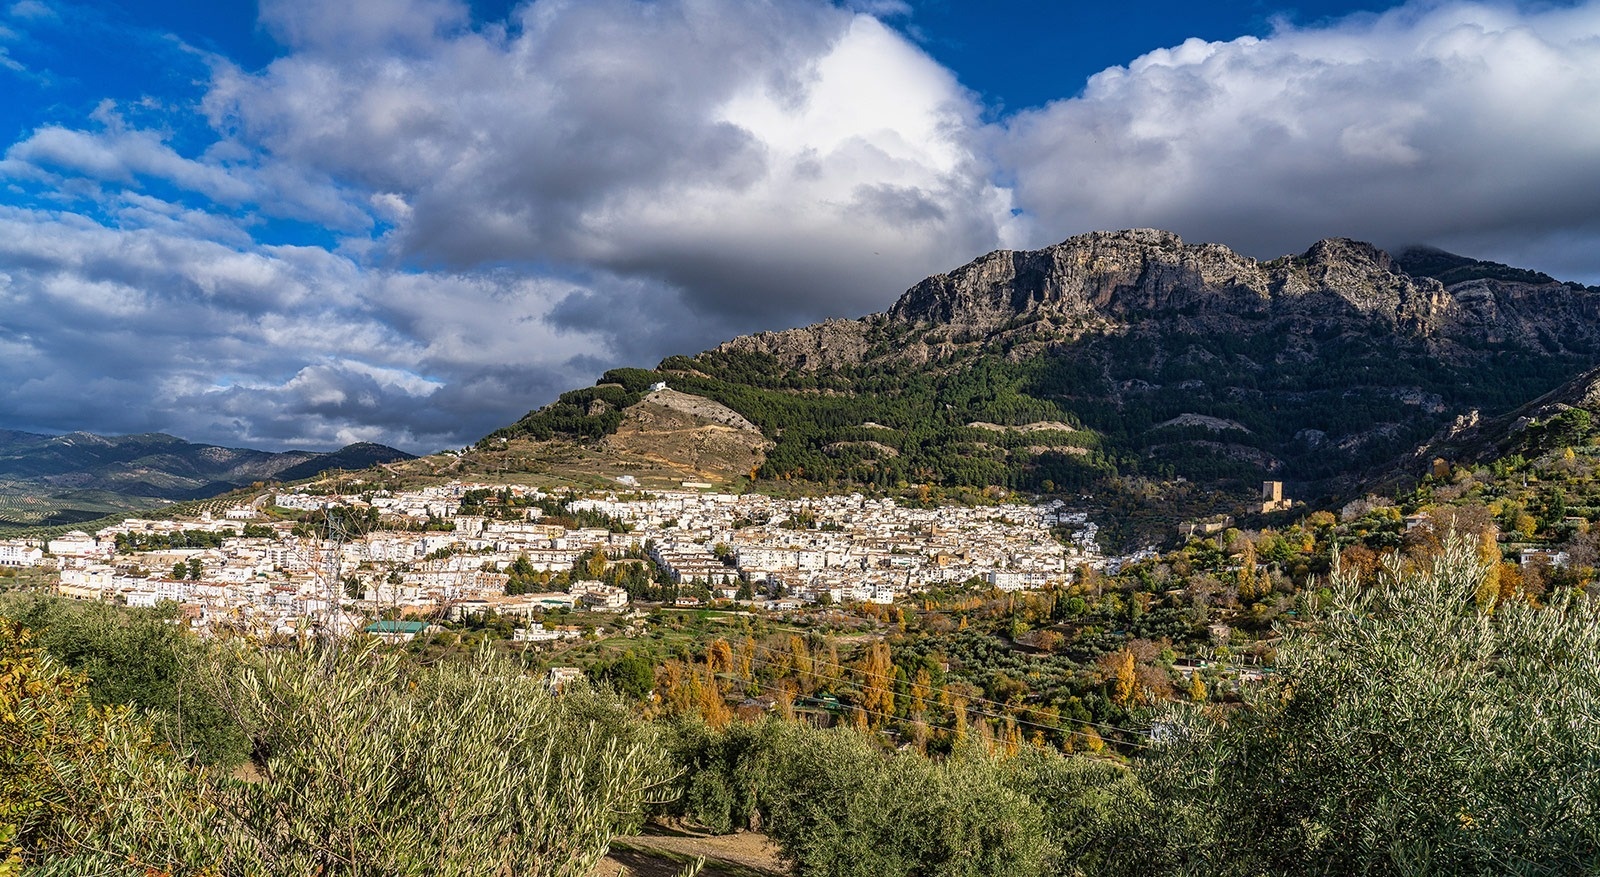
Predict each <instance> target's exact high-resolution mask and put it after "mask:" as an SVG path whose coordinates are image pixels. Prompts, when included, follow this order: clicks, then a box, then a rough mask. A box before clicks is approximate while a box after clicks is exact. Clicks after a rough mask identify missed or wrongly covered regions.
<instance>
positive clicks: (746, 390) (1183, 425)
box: [490, 229, 1600, 498]
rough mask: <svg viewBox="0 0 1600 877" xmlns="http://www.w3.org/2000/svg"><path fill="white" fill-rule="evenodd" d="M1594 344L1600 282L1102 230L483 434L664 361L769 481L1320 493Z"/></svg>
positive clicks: (671, 380)
mask: <svg viewBox="0 0 1600 877" xmlns="http://www.w3.org/2000/svg"><path fill="white" fill-rule="evenodd" d="M1435 275H1438V276H1435ZM1441 277H1443V278H1446V279H1448V280H1449V281H1450V282H1448V284H1447V283H1446V282H1445V281H1444V280H1441V279H1440V278H1441ZM1597 363H1600V290H1594V289H1587V288H1584V287H1582V286H1580V285H1577V284H1564V283H1559V282H1556V281H1555V280H1553V279H1551V278H1549V277H1548V276H1546V275H1543V274H1540V273H1538V272H1532V271H1523V270H1520V269H1513V268H1510V267H1508V266H1503V265H1497V264H1496V263H1489V262H1481V261H1478V260H1473V259H1469V258H1466V257H1461V256H1455V255H1453V254H1449V253H1444V252H1442V251H1437V250H1422V249H1418V248H1413V249H1410V250H1407V251H1405V252H1404V253H1403V254H1402V258H1399V259H1397V258H1394V257H1391V256H1390V255H1389V254H1387V253H1385V252H1383V251H1382V250H1379V249H1377V248H1376V247H1373V246H1371V245H1370V244H1365V243H1361V242H1357V241H1351V240H1344V239H1331V240H1325V241H1321V242H1319V243H1317V244H1315V245H1314V246H1312V247H1311V248H1310V249H1308V250H1307V251H1306V252H1304V253H1302V254H1300V255H1295V256H1285V257H1282V258H1279V259H1273V260H1270V261H1258V260H1255V259H1252V258H1249V257H1246V256H1242V255H1240V254H1238V253H1234V252H1232V251H1231V250H1229V249H1227V248H1226V247H1223V246H1219V245H1216V244H1187V243H1185V242H1184V241H1182V240H1181V239H1180V238H1179V237H1178V236H1177V235H1174V234H1171V233H1168V232H1162V231H1155V230H1148V229H1141V230H1131V231H1120V232H1097V233H1093V234H1086V235H1082V236H1079V237H1074V238H1071V239H1069V240H1067V241H1064V242H1062V243H1060V244H1057V245H1055V246H1051V247H1046V248H1044V249H1041V250H1035V251H1026V252H1014V251H997V252H993V253H989V254H988V255H985V256H982V257H980V258H978V259H976V260H974V261H972V262H970V263H969V264H967V265H965V266H962V267H960V268H958V269H956V270H954V271H951V272H949V273H947V274H939V275H935V276H933V277H929V278H927V279H926V280H923V281H922V282H920V283H918V284H917V285H915V286H913V287H912V288H911V289H909V290H907V291H906V292H905V294H904V295H902V296H901V297H900V299H899V300H898V301H897V302H896V303H895V304H894V306H893V307H891V308H890V309H889V310H888V311H887V312H885V313H881V314H874V315H871V316H867V317H863V318H861V319H857V320H828V321H825V322H822V323H818V324H816V325H812V326H806V327H803V328H798V329H790V330H786V331H781V332H764V333H759V334H755V335H747V336H743V337H740V338H735V339H733V340H731V341H728V342H726V343H724V344H722V345H719V346H718V347H716V348H715V349H713V350H709V351H706V352H704V353H701V354H699V355H698V356H693V357H687V356H676V357H670V358H668V359H666V360H665V361H663V362H662V363H661V364H660V365H659V366H658V367H657V368H656V369H654V370H652V371H646V370H639V369H618V370H614V371H612V372H608V373H607V374H606V376H605V377H603V378H602V379H601V381H600V383H599V384H598V385H597V386H595V387H592V388H587V389H583V390H577V391H573V392H571V393H567V394H564V395H563V396H562V397H561V398H560V399H558V400H557V401H556V402H555V403H552V404H551V405H548V406H546V407H545V408H543V409H540V410H538V411H534V412H530V413H529V415H528V416H526V417H524V418H523V419H522V420H520V421H518V422H517V423H516V424H513V425H511V426H509V427H507V428H505V429H503V430H500V431H498V432H496V433H495V434H493V435H492V436H490V440H491V441H497V440H500V439H507V440H510V439H517V438H526V439H535V440H547V439H553V438H566V439H578V440H580V441H587V442H590V443H593V442H594V441H597V440H599V439H601V438H602V437H604V436H606V435H609V434H611V433H613V432H615V431H616V429H617V428H618V427H619V425H620V424H621V423H622V421H623V418H624V417H625V413H626V411H627V410H628V409H629V408H630V406H632V405H635V404H637V403H638V402H639V401H640V400H641V399H643V398H644V395H645V393H646V390H647V388H648V387H649V386H650V385H651V384H653V383H655V382H663V381H664V382H666V383H667V384H668V385H669V386H670V387H671V388H672V389H673V390H676V391H680V392H682V393H685V394H690V395H694V396H699V397H703V398H705V399H708V400H711V401H714V402H716V403H719V404H721V405H725V406H727V407H728V408H730V409H732V410H733V411H735V412H737V413H738V414H740V415H741V416H742V417H744V418H746V419H748V420H749V421H750V422H751V423H753V424H754V425H756V426H757V427H758V428H759V429H760V430H761V432H762V433H763V434H764V435H765V436H766V438H767V439H769V440H770V441H771V442H772V443H773V444H772V447H771V448H770V450H768V451H767V452H766V453H765V454H764V456H763V457H762V458H761V460H760V461H759V466H757V467H756V468H755V471H756V473H757V474H758V475H759V476H760V477H763V478H768V479H783V478H788V479H794V478H801V479H806V480H812V481H821V482H832V483H836V484H850V483H856V484H871V485H877V486H892V485H896V484H901V483H908V482H909V483H918V482H931V483H935V484H945V485H1001V486H1010V487H1023V488H1029V489H1045V490H1052V489H1054V490H1063V489H1076V488H1080V487H1087V486H1088V485H1090V484H1098V483H1103V482H1104V481H1105V479H1107V478H1110V477H1113V476H1116V477H1120V478H1123V479H1126V478H1129V477H1133V478H1141V479H1145V480H1149V481H1156V482H1174V481H1175V480H1176V479H1179V478H1181V479H1183V480H1184V481H1186V482H1189V483H1199V484H1204V485H1208V486H1212V487H1218V488H1221V489H1227V490H1234V491H1239V490H1246V489H1249V488H1250V487H1251V485H1253V484H1254V483H1255V482H1258V481H1260V480H1263V479H1267V478H1271V479H1274V480H1282V481H1285V482H1287V483H1288V486H1289V488H1290V490H1291V493H1292V494H1293V495H1296V496H1299V497H1303V498H1312V497H1321V496H1326V497H1331V496H1335V495H1339V494H1342V493H1347V492H1349V491H1352V490H1355V489H1357V488H1358V487H1359V486H1360V485H1361V484H1362V483H1364V481H1365V479H1366V478H1368V477H1369V476H1372V475H1375V474H1376V473H1379V472H1383V471H1387V467H1392V466H1394V465H1398V464H1400V463H1402V462H1404V461H1406V460H1408V459H1410V457H1411V455H1413V454H1414V452H1415V451H1416V449H1417V448H1418V446H1419V445H1421V444H1423V443H1425V442H1427V441H1428V440H1430V439H1431V438H1433V437H1434V436H1435V435H1436V434H1437V433H1439V432H1440V431H1441V430H1447V429H1448V428H1449V427H1450V426H1451V425H1452V424H1454V423H1455V422H1456V419H1457V418H1462V417H1492V416H1495V415H1500V414H1504V413H1506V412H1510V411H1511V410H1513V409H1515V408H1517V407H1518V406H1520V405H1523V404H1525V403H1527V402H1528V401H1530V400H1532V399H1534V398H1536V397H1538V396H1540V395H1541V394H1544V393H1546V392H1549V391H1550V390H1551V389H1553V388H1555V387H1557V386H1558V385H1560V384H1562V383H1563V382H1564V381H1566V380H1568V379H1569V378H1571V376H1572V375H1574V374H1575V373H1578V372H1580V371H1584V370H1586V369H1589V368H1591V367H1593V366H1594V365H1596V364H1597Z"/></svg>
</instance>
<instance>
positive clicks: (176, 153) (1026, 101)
mask: <svg viewBox="0 0 1600 877" xmlns="http://www.w3.org/2000/svg"><path fill="white" fill-rule="evenodd" d="M0 80H4V85H3V88H4V92H3V93H5V94H6V95H7V96H8V99H7V100H5V101H0V138H4V141H5V142H4V143H0V314H4V316H3V317H0V428H12V429H24V430H33V431H40V432H61V431H67V430H73V429H86V430H92V431H99V432H138V431H153V430H160V431H166V432H171V433H174V434H177V435H181V436H184V437H186V438H190V439H194V440H203V441H211V442H216V443H221V444H231V445H248V446H256V447H266V448H283V447H291V446H301V447H319V448H327V447H334V446H338V445H341V444H344V443H347V442H350V441H357V440H370V441H381V442H386V443H389V444H394V445H397V446H400V447H404V448H406V449H408V450H415V451H426V450H432V449H436V448H439V447H445V446H450V445H457V444H461V443H464V442H468V441H471V440H473V439H475V438H477V437H478V436H480V435H482V434H483V433H485V432H487V431H488V430H490V429H493V428H494V427H496V426H499V425H502V424H503V423H505V422H508V421H510V420H512V419H514V418H515V417H517V416H519V415H520V414H522V413H523V412H524V411H526V410H527V409H529V408H531V407H535V406H537V405H540V404H543V403H544V402H546V401H549V400H550V399H551V398H553V397H554V395H555V394H556V393H558V392H560V391H561V390H563V389H568V388H570V387H573V386H577V385H582V384H585V383H587V382H589V381H591V380H593V378H594V377H595V376H597V375H598V374H599V372H600V371H603V370H604V369H605V368H608V367H612V366H616V365H622V364H629V365H651V364H653V363H654V362H655V361H657V360H658V359H660V358H661V357H662V356H665V355H668V354H671V353H680V352H693V351H696V350H699V349H703V348H704V347H706V346H709V345H711V344H714V343H716V342H718V341H720V340H723V339H725V338H727V337H729V336H731V335H733V334H736V333H739V332H747V331H755V330H761V329H775V328H782V327H785V326H790V325H796V324H800V323H805V322H810V321H813V320H816V319H821V318H824V317H830V316H857V315H860V314H864V313H868V312H872V311H877V310H882V309H884V308H886V307H887V306H888V305H889V304H891V303H892V302H893V300H894V299H895V297H896V296H897V295H898V294H899V293H900V292H901V291H902V290H904V289H905V288H906V287H907V286H909V285H911V284H912V283H914V282H915V281H916V280H918V279H920V278H921V277H923V276H925V275H927V274H930V273H934V272H937V271H942V270H948V269H950V268H952V267H955V266H957V265H960V264H962V263H964V262H966V261H968V260H970V259H971V258H973V257H975V256H977V255H979V254H981V253H983V252H986V251H988V250H991V249H995V248H999V247H1011V248H1018V247H1036V246H1042V245H1046V244H1049V243H1052V242H1055V241H1059V240H1061V239H1064V238H1066V237H1068V236H1070V235H1073V234H1077V233H1081V232H1085V231H1091V230H1095V229H1101V228H1125V227H1134V226H1156V227H1162V228H1167V229H1170V230H1173V231H1176V232H1178V233H1180V234H1182V235H1183V236H1184V237H1185V238H1186V239H1188V240H1192V241H1214V242H1218V243H1223V244H1227V245H1229V246H1231V247H1234V248H1235V249H1238V250H1240V251H1241V252H1245V253H1247V254H1249V255H1253V256H1257V257H1272V256H1277V255H1281V254H1283V253H1286V252H1298V251H1302V250H1304V249H1306V248H1307V247H1309V246H1310V245H1311V244H1312V243H1314V242H1315V241H1316V240H1318V239H1320V238H1323V237H1332V236H1349V237H1357V238H1362V239H1366V240H1371V241H1373V242H1375V243H1378V244H1379V245H1381V246H1400V245H1405V244H1409V243H1427V244H1433V245H1437V246H1443V247H1446V248H1449V249H1453V250H1456V251H1459V252H1466V253H1469V254H1471V255H1476V256H1479V257H1483V258H1494V259H1498V260H1501V261H1507V262H1512V263H1514V264H1520V265H1526V266H1529V267H1534V268H1539V269H1542V270H1545V271H1549V272H1550V273H1552V274H1555V275H1557V276H1560V277H1563V278H1570V279H1576V280H1584V281H1587V282H1595V281H1596V280H1600V247H1597V246H1596V244H1597V243H1600V240H1597V237H1600V203H1597V199H1595V198H1594V197H1593V195H1592V193H1593V192H1594V191H1596V190H1600V101H1595V100H1594V99H1593V95H1595V94H1600V2H1586V3H1572V2H1567V3H1545V2H1541V3H1515V2H1490V3H1470V2H1450V0H1426V2H1412V3H1408V4H1392V3H1335V2H1303V3H1299V4H1294V5H1290V4H1279V3H1273V2H1217V3H1192V2H1191V3H1178V2H1157V0H1144V2H1125V3H1119V4H1092V5H1091V4H1082V3H1047V2H1021V0H1012V2H986V3H976V2H957V0H922V2H904V0H839V2H837V3H829V2H824V0H763V2H752V0H532V2H519V3H508V2H503V0H478V2H473V3H471V4H470V5H469V4H467V3H464V2H461V0H347V2H341V3H338V4H331V3H326V2H321V0H264V2H262V3H260V4H259V5H257V4H253V3H215V4H194V3H188V2H177V0H163V2H136V0H120V2H114V0H83V2H68V0H0Z"/></svg>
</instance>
